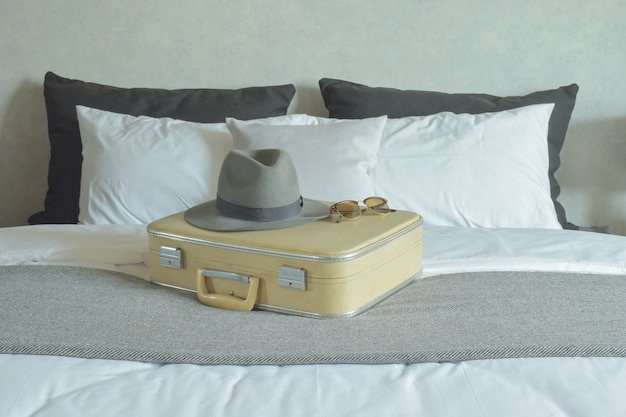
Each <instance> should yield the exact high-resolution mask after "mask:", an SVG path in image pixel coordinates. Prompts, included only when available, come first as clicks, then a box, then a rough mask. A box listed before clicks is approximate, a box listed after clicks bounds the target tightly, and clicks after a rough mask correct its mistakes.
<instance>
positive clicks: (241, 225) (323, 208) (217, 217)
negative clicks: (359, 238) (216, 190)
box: [185, 198, 330, 232]
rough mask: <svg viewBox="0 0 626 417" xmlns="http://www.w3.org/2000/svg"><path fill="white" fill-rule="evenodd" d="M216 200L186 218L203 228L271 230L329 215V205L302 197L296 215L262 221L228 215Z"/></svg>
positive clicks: (190, 211)
mask: <svg viewBox="0 0 626 417" xmlns="http://www.w3.org/2000/svg"><path fill="white" fill-rule="evenodd" d="M216 201H217V200H211V201H208V202H206V203H202V204H199V205H197V206H194V207H192V208H190V209H188V210H187V211H186V212H185V220H186V221H187V222H188V223H190V224H191V225H193V226H196V227H199V228H201V229H207V230H215V231H219V232H236V231H243V230H271V229H284V228H287V227H293V226H300V225H302V224H306V223H310V222H313V221H316V220H320V219H323V218H325V217H328V216H329V214H330V213H329V211H328V206H327V205H326V204H324V203H322V202H319V201H317V200H310V199H308V198H303V199H302V202H303V204H302V210H300V213H299V214H298V215H296V216H294V217H290V218H288V219H285V220H279V221H271V222H260V221H251V220H242V219H237V218H234V217H228V216H225V215H224V214H222V213H221V212H220V211H219V210H218V209H217V208H216V206H215V205H216Z"/></svg>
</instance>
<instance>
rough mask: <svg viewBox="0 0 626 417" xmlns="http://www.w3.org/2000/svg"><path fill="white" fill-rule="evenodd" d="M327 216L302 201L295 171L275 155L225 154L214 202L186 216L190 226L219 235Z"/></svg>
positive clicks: (319, 206) (322, 207)
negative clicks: (219, 233)
mask: <svg viewBox="0 0 626 417" xmlns="http://www.w3.org/2000/svg"><path fill="white" fill-rule="evenodd" d="M326 216H328V207H327V206H326V205H325V204H323V203H320V202H318V201H314V200H308V199H304V198H302V196H301V195H300V188H299V185H298V176H297V173H296V168H295V167H294V165H293V162H292V160H291V158H290V156H289V154H288V153H287V152H285V151H283V150H280V149H259V150H250V151H244V150H234V151H231V152H229V153H228V155H226V158H225V159H224V162H223V163H222V169H221V170H220V175H219V179H218V184H217V198H216V199H215V200H212V201H209V202H207V203H204V204H200V205H199V206H195V207H192V208H191V209H189V210H187V212H186V213H185V218H186V219H187V221H188V222H189V223H191V224H193V225H195V226H197V227H202V228H205V229H211V230H220V231H232V230H266V229H278V228H284V227H290V226H296V225H299V224H304V223H308V222H311V221H314V220H318V219H320V218H323V217H326Z"/></svg>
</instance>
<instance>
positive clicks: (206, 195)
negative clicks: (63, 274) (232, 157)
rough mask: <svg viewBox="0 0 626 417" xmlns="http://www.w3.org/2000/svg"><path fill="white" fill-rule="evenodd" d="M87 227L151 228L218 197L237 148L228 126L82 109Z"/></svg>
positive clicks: (83, 197)
mask: <svg viewBox="0 0 626 417" xmlns="http://www.w3.org/2000/svg"><path fill="white" fill-rule="evenodd" d="M76 113H77V116H78V123H79V128H80V135H81V139H82V142H83V167H82V176H81V189H80V199H79V207H80V214H79V216H78V220H79V223H83V224H133V223H139V224H147V223H150V222H151V221H154V220H157V219H159V218H161V217H164V216H167V215H170V214H173V213H176V212H179V211H182V210H185V209H187V208H189V207H191V206H194V205H196V204H200V203H203V202H205V201H207V200H210V199H213V198H215V195H216V191H217V190H216V188H217V176H218V175H219V171H220V168H221V166H222V161H223V160H224V157H225V156H226V154H227V153H228V152H229V151H230V150H231V149H233V144H232V137H231V135H230V133H229V132H228V128H227V127H226V124H225V123H192V122H186V121H182V120H175V119H170V118H162V119H155V118H152V117H147V116H139V117H135V116H130V115H126V114H117V113H112V112H108V111H103V110H97V109H92V108H88V107H84V106H77V108H76Z"/></svg>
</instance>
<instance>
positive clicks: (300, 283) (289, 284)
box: [278, 265, 306, 291]
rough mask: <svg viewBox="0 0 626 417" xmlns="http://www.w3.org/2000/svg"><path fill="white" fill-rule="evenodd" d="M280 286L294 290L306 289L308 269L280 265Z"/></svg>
mask: <svg viewBox="0 0 626 417" xmlns="http://www.w3.org/2000/svg"><path fill="white" fill-rule="evenodd" d="M278 286H279V287H282V288H291V289H294V290H302V291H304V290H306V270H305V269H303V268H295V267H293V266H287V265H281V266H279V267H278Z"/></svg>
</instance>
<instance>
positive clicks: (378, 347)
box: [0, 266, 626, 365]
mask: <svg viewBox="0 0 626 417" xmlns="http://www.w3.org/2000/svg"><path fill="white" fill-rule="evenodd" d="M624 278H625V277H624V276H601V275H588V274H567V273H542V272H532V273H526V272H487V273H465V274H451V275H443V276H437V277H430V278H425V279H422V280H418V281H416V282H415V283H413V284H411V285H410V286H408V287H407V288H406V289H404V290H402V291H400V292H399V293H397V294H395V295H393V296H391V297H390V298H388V299H387V300H384V301H383V302H381V303H380V304H378V305H376V306H375V307H373V308H372V309H370V310H368V311H366V312H365V313H363V314H361V315H359V316H356V317H353V318H346V319H331V320H317V319H309V318H303V317H296V316H288V315H282V314H277V313H272V312H264V311H253V312H249V313H241V312H231V311H222V310H218V309H213V308H210V307H206V306H204V305H202V304H200V303H199V302H198V301H197V300H196V298H195V294H194V293H189V292H183V291H177V290H173V289H170V288H165V287H159V286H157V285H155V284H150V283H147V282H144V281H141V280H139V279H137V278H134V277H130V276H126V275H124V274H119V273H114V272H108V271H100V270H93V269H84V268H76V267H59V266H5V267H0V317H1V320H0V353H15V354H43V355H63V356H77V357H85V358H104V359H127V360H136V361H150V362H164V363H198V364H244V365H251V364H258V365H274V364H310V363H365V364H375V363H415V362H433V361H435V362H441V361H459V360H470V359H491V358H507V357H542V356H626V324H625V323H626V303H625V302H624V300H626V279H624Z"/></svg>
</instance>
